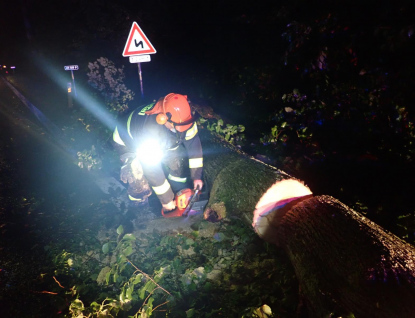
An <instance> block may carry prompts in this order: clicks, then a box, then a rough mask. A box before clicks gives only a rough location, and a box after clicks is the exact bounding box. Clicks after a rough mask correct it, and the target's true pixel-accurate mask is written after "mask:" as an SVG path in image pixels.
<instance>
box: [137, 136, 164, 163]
mask: <svg viewBox="0 0 415 318" xmlns="http://www.w3.org/2000/svg"><path fill="white" fill-rule="evenodd" d="M137 157H138V159H140V161H141V162H142V163H144V164H147V165H156V164H159V163H160V162H161V159H162V158H163V151H162V149H161V147H160V145H159V143H158V141H157V139H146V140H144V141H143V142H142V143H141V145H140V146H139V147H138V149H137Z"/></svg>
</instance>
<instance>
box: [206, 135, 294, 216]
mask: <svg viewBox="0 0 415 318" xmlns="http://www.w3.org/2000/svg"><path fill="white" fill-rule="evenodd" d="M199 134H200V137H201V141H202V145H203V157H204V176H205V179H206V182H207V183H208V187H210V198H209V202H208V204H207V206H206V209H205V218H207V219H209V218H210V217H213V219H214V218H215V217H217V218H218V219H222V218H224V217H226V215H227V213H228V212H231V215H233V216H238V217H240V218H242V219H243V220H245V221H246V223H247V224H251V222H252V211H253V210H254V209H255V205H256V204H257V202H258V201H259V199H260V198H261V196H262V195H263V194H264V193H265V192H266V191H267V190H268V189H269V188H270V187H271V186H272V185H273V184H274V183H275V181H276V180H285V179H290V178H293V177H291V176H289V175H288V174H286V173H284V172H283V171H281V170H279V169H277V168H275V167H272V166H269V165H266V164H264V163H263V162H261V161H259V160H255V159H254V158H252V157H250V156H248V155H247V154H245V153H244V152H242V151H240V150H239V149H238V148H237V147H235V146H233V145H230V144H229V143H227V142H225V141H224V140H223V139H222V138H219V137H216V136H215V135H213V134H211V133H210V132H209V131H208V130H206V129H200V130H199Z"/></svg>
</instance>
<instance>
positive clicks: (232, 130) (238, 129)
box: [199, 118, 245, 144]
mask: <svg viewBox="0 0 415 318" xmlns="http://www.w3.org/2000/svg"><path fill="white" fill-rule="evenodd" d="M199 123H200V124H202V125H203V124H205V123H206V128H207V129H208V130H209V131H211V132H214V133H216V134H217V135H219V136H221V137H222V138H224V139H225V140H226V141H227V142H229V143H231V144H235V143H236V144H239V143H241V142H242V141H243V140H244V139H245V136H244V134H240V133H242V132H244V131H245V127H244V126H243V125H231V124H226V126H225V125H224V123H223V120H222V119H217V120H216V122H215V121H214V120H208V119H205V118H200V119H199Z"/></svg>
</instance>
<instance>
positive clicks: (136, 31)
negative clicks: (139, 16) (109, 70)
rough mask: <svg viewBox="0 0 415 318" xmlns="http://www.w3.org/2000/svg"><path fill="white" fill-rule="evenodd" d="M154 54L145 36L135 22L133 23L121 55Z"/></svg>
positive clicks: (152, 47) (154, 51)
mask: <svg viewBox="0 0 415 318" xmlns="http://www.w3.org/2000/svg"><path fill="white" fill-rule="evenodd" d="M154 53H156V50H155V49H154V46H153V45H152V44H151V43H150V41H149V40H148V39H147V37H146V35H145V34H144V32H143V31H142V30H141V28H140V27H139V26H138V24H137V22H133V25H132V26H131V30H130V34H129V35H128V39H127V42H126V43H125V47H124V52H123V54H122V55H123V56H131V55H141V54H154Z"/></svg>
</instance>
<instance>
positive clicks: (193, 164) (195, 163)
mask: <svg viewBox="0 0 415 318" xmlns="http://www.w3.org/2000/svg"><path fill="white" fill-rule="evenodd" d="M201 167H203V158H192V159H189V168H190V169H192V168H201Z"/></svg>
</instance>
